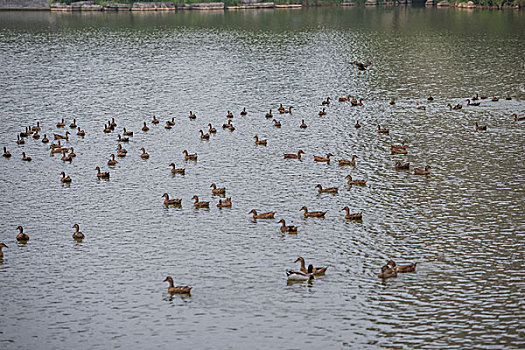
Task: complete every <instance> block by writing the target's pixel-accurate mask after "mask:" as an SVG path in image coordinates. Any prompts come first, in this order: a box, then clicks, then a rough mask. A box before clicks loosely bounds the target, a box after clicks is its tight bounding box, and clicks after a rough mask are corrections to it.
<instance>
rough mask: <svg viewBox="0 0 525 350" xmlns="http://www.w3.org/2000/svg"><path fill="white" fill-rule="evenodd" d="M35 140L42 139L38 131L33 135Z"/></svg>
mask: <svg viewBox="0 0 525 350" xmlns="http://www.w3.org/2000/svg"><path fill="white" fill-rule="evenodd" d="M33 138H34V139H35V140H38V139H39V138H40V134H39V133H38V131H37V132H35V133H34V134H33Z"/></svg>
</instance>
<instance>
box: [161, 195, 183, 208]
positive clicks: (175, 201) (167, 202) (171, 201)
mask: <svg viewBox="0 0 525 350" xmlns="http://www.w3.org/2000/svg"><path fill="white" fill-rule="evenodd" d="M162 197H164V205H165V206H169V205H176V206H180V205H181V203H182V199H180V198H173V199H170V196H169V194H167V193H164V194H163V195H162Z"/></svg>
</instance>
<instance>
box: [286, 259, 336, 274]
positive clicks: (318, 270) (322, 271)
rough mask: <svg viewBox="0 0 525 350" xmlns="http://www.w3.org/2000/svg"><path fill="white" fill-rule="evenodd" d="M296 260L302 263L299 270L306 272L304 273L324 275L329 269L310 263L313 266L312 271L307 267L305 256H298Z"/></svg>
mask: <svg viewBox="0 0 525 350" xmlns="http://www.w3.org/2000/svg"><path fill="white" fill-rule="evenodd" d="M294 262H296V263H297V262H300V263H301V267H300V268H299V271H301V272H304V273H313V274H314V276H321V275H324V274H325V272H326V270H327V269H328V267H326V266H325V267H313V265H309V267H310V266H312V271H311V272H308V270H307V269H306V263H305V261H304V258H303V257H302V256H300V257H298V258H297V259H296V260H295V261H294Z"/></svg>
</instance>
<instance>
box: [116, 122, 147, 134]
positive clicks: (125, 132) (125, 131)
mask: <svg viewBox="0 0 525 350" xmlns="http://www.w3.org/2000/svg"><path fill="white" fill-rule="evenodd" d="M144 125H146V122H144ZM146 131H147V130H146ZM122 135H124V136H133V131H127V130H126V128H122Z"/></svg>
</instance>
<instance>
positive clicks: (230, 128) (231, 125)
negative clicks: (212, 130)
mask: <svg viewBox="0 0 525 350" xmlns="http://www.w3.org/2000/svg"><path fill="white" fill-rule="evenodd" d="M222 128H223V129H229V130H230V131H234V130H235V127H234V126H233V124H232V122H231V120H228V122H227V123H226V124H222Z"/></svg>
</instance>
